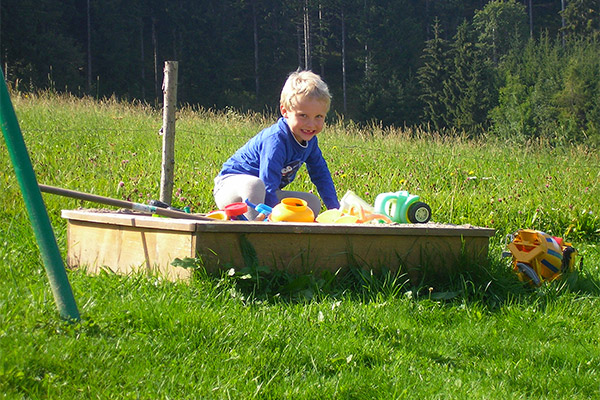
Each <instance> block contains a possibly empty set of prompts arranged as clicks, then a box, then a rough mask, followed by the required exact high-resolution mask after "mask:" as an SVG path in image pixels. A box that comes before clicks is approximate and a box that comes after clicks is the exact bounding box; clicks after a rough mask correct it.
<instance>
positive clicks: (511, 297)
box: [175, 258, 600, 310]
mask: <svg viewBox="0 0 600 400" xmlns="http://www.w3.org/2000/svg"><path fill="white" fill-rule="evenodd" d="M461 262H462V263H461V264H460V265H461V268H460V271H457V272H454V273H451V274H445V275H442V276H440V275H439V274H426V273H423V274H420V276H419V279H418V280H415V279H410V278H409V275H411V276H413V277H414V275H413V274H412V273H411V274H409V273H408V272H407V271H405V270H402V269H401V270H399V271H394V270H391V269H388V268H386V267H385V266H381V267H377V268H369V267H365V266H364V265H363V266H359V265H355V266H351V267H346V268H344V269H339V270H338V271H336V272H335V273H332V272H329V271H319V272H308V273H302V274H295V273H290V272H287V271H282V270H277V269H272V268H270V267H268V266H264V265H260V264H258V263H257V262H256V260H255V259H254V260H249V262H247V264H246V265H245V266H244V267H242V268H236V267H234V266H228V267H227V268H225V269H222V270H221V272H219V273H207V272H206V269H205V268H204V266H203V265H202V262H201V260H198V259H186V260H179V261H178V262H177V263H176V264H175V265H178V266H183V267H187V268H195V269H196V274H195V276H194V279H199V280H202V281H206V280H208V281H212V282H213V283H214V284H215V285H218V286H219V287H227V288H228V289H229V290H231V289H233V290H235V291H236V292H237V293H238V294H239V295H240V296H241V297H242V298H243V299H244V300H245V301H248V302H253V301H261V302H265V301H266V302H287V303H297V302H306V301H311V300H322V299H332V298H333V299H339V298H342V297H344V298H348V297H349V298H353V299H357V300H360V301H365V302H369V301H377V300H381V299H386V298H396V297H401V296H405V297H410V298H412V299H414V300H421V299H427V300H431V301H436V302H440V303H447V304H456V303H464V302H467V303H479V304H480V305H482V306H484V307H486V308H487V309H489V310H495V309H498V308H499V307H502V306H503V305H506V304H519V303H526V304H530V303H532V302H533V301H535V302H541V303H546V302H547V301H550V300H552V299H554V298H557V296H561V295H564V294H567V293H572V294H576V295H581V296H586V295H593V296H597V295H600V281H599V280H598V279H597V278H595V277H593V276H591V274H588V273H586V272H585V271H575V272H573V273H570V274H568V275H566V276H565V277H564V278H563V279H560V280H557V281H554V282H548V283H544V284H543V285H542V286H541V287H539V288H533V287H531V286H529V285H528V284H526V283H523V282H520V281H519V280H518V278H517V276H516V275H515V274H514V273H512V271H511V270H510V267H509V265H508V263H507V262H506V260H503V259H495V258H489V259H488V260H487V262H486V263H485V264H478V263H472V262H471V263H469V262H468V261H467V260H461Z"/></svg>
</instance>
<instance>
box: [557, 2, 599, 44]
mask: <svg viewBox="0 0 600 400" xmlns="http://www.w3.org/2000/svg"><path fill="white" fill-rule="evenodd" d="M563 17H564V19H565V27H564V32H565V33H566V35H567V36H568V37H569V38H571V39H576V38H587V39H594V40H596V39H599V38H600V1H598V0H570V1H569V2H568V3H567V6H566V7H565V11H564V12H563Z"/></svg>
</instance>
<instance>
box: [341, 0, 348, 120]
mask: <svg viewBox="0 0 600 400" xmlns="http://www.w3.org/2000/svg"><path fill="white" fill-rule="evenodd" d="M341 16H342V93H343V98H344V114H345V113H346V108H347V104H348V103H347V97H346V20H345V16H344V5H342V15H341Z"/></svg>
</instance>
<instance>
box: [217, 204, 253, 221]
mask: <svg viewBox="0 0 600 400" xmlns="http://www.w3.org/2000/svg"><path fill="white" fill-rule="evenodd" d="M223 211H225V214H226V215H227V217H228V218H229V219H231V220H240V221H247V220H248V219H247V218H246V217H244V213H245V212H247V211H248V205H247V204H246V203H242V202H239V203H231V204H228V205H226V206H225V208H224V209H223Z"/></svg>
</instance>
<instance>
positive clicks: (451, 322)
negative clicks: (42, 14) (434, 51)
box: [0, 94, 600, 399]
mask: <svg viewBox="0 0 600 400" xmlns="http://www.w3.org/2000/svg"><path fill="white" fill-rule="evenodd" d="M29 96H31V95H29ZM13 101H14V105H15V109H16V111H17V115H18V118H19V123H20V125H21V128H22V130H23V134H24V137H25V141H26V143H27V146H28V149H29V152H30V155H31V159H32V163H33V165H34V168H35V170H36V174H37V177H38V180H39V182H40V183H45V184H50V185H55V186H59V187H64V188H69V189H75V190H81V191H85V192H90V193H94V194H98V195H102V196H108V197H114V198H123V199H130V200H133V201H138V202H145V201H147V200H149V199H154V198H157V197H158V194H159V183H160V163H161V153H160V151H161V147H162V138H161V136H159V135H158V130H159V129H160V126H161V123H162V122H161V121H162V118H161V115H160V113H159V112H156V111H154V110H152V109H150V108H147V107H144V106H141V105H130V104H123V103H118V102H115V101H105V102H95V101H91V100H79V99H74V98H70V97H59V96H55V95H48V94H41V95H36V96H33V97H25V96H22V95H19V94H15V95H14V96H13ZM272 120H273V118H269V117H261V116H256V115H240V114H237V113H235V112H232V111H227V112H219V113H212V112H207V111H205V110H191V109H185V110H182V111H181V112H180V113H179V115H178V121H177V135H176V144H177V147H176V171H175V179H176V181H175V191H176V196H175V199H174V205H175V206H185V205H189V206H191V207H192V208H193V209H194V211H210V210H211V209H213V208H214V207H215V205H214V203H213V200H212V196H211V189H212V179H213V177H214V176H215V174H216V173H217V172H218V170H219V168H220V166H221V163H222V162H223V161H224V160H225V159H226V158H227V157H228V156H229V155H230V154H231V153H232V152H233V151H234V150H235V149H236V148H237V147H239V146H240V145H241V144H242V143H244V142H245V141H246V140H247V139H248V138H249V137H251V136H252V135H253V134H254V133H255V132H256V131H257V130H258V129H260V127H264V126H267V125H268V124H270V123H271V121H272ZM2 143H3V142H2ZM320 143H321V147H322V149H323V152H324V154H325V155H326V158H327V161H328V163H329V166H330V169H331V171H332V173H333V176H334V180H335V182H336V185H337V187H338V191H339V194H340V196H341V195H342V194H343V193H344V192H345V191H346V190H349V189H351V190H353V191H355V192H356V193H357V194H359V195H360V196H361V197H363V198H364V199H365V200H367V201H369V202H373V201H374V199H375V196H376V195H377V194H378V193H381V192H387V191H396V190H401V189H403V190H408V191H410V192H411V193H414V194H418V195H419V196H421V198H422V200H423V201H426V202H427V203H428V204H430V206H431V208H432V210H433V220H434V221H436V222H444V223H453V224H472V225H478V226H488V227H492V228H494V229H496V230H497V234H496V236H495V237H493V238H492V240H491V247H490V260H489V261H490V263H489V266H488V267H487V268H485V269H484V268H482V267H481V266H477V265H470V266H468V268H465V272H464V273H463V274H461V275H458V276H455V277H452V279H451V280H448V281H442V282H440V281H436V282H434V281H431V282H423V283H422V285H420V286H417V287H413V286H411V285H410V284H408V283H407V282H406V279H405V277H403V276H401V275H400V276H397V275H394V274H391V273H390V274H387V275H377V276H371V275H369V274H368V273H367V274H360V273H359V271H347V272H341V273H340V274H338V275H337V276H332V275H323V276H317V275H315V276H289V275H286V274H285V273H281V272H276V271H262V272H260V271H244V270H242V266H236V267H239V268H238V270H237V273H236V274H234V275H232V276H230V275H228V274H227V273H226V271H224V273H223V274H222V275H219V276H208V275H206V274H205V273H202V271H201V270H200V271H199V272H198V274H197V275H196V276H195V278H194V280H193V281H192V282H190V283H189V284H183V283H169V282H165V281H163V280H161V279H159V278H158V277H146V276H129V277H122V276H116V275H112V274H103V275H100V276H94V277H91V276H88V275H86V274H85V273H83V272H82V271H70V272H69V279H70V282H71V285H72V287H73V291H74V294H75V298H76V300H77V304H78V307H79V310H80V312H81V315H82V320H81V322H80V323H76V324H68V323H65V322H63V321H61V319H60V317H59V316H58V313H57V309H56V306H55V304H54V300H53V298H52V294H51V291H50V288H49V284H48V281H47V278H46V276H45V272H44V266H43V263H42V261H41V258H40V255H39V251H38V249H37V245H36V243H35V238H34V235H33V232H32V230H31V226H30V224H29V220H28V216H27V213H26V211H25V207H24V205H23V201H22V197H21V195H20V191H19V188H18V184H17V182H16V178H15V176H14V173H13V170H12V166H11V165H10V161H9V159H8V153H7V150H6V147H5V145H4V143H3V144H2V146H1V147H0V153H1V154H2V156H1V157H0V164H1V167H2V170H3V171H5V172H3V174H2V181H1V182H0V194H1V195H2V199H3V205H4V206H3V207H2V210H1V211H0V216H1V219H0V221H1V222H2V224H1V225H0V245H1V246H0V282H1V285H0V398H34V399H37V398H52V399H54V398H61V399H63V398H69V399H71V398H73V399H76V398H82V399H84V398H85V399H89V398H102V399H103V398H136V399H137V398H143V399H154V398H165V399H166V398H176V399H181V398H209V399H227V398H236V399H247V398H272V399H281V398H293V399H298V398H306V399H314V398H340V399H341V398H343V399H369V398H377V399H395V398H427V399H438V398H439V399H442V398H443V399H447V398H453V399H488V398H511V399H520V398H522V399H531V398H540V399H561V398H572V399H588V398H597V397H598V396H599V395H600V385H599V383H598V380H597V375H598V373H599V372H600V371H599V368H600V367H599V366H600V350H599V347H600V342H599V341H600V339H599V338H600V311H598V310H599V309H600V262H599V261H598V259H599V258H600V248H599V246H600V240H599V239H600V220H599V218H598V213H599V212H600V206H599V205H600V187H599V184H598V182H600V156H599V155H598V153H597V151H595V150H592V149H586V148H580V147H564V148H551V147H548V146H546V145H544V143H542V142H539V143H528V144H522V143H519V144H518V143H512V144H511V143H508V144H505V143H497V142H495V141H494V140H492V139H490V138H488V139H486V140H481V141H479V142H472V141H466V140H464V139H462V138H460V137H454V138H446V139H443V138H437V137H435V136H434V135H429V134H427V133H425V132H412V131H408V132H407V131H395V130H382V129H381V128H379V127H377V126H371V127H368V128H363V129H360V128H358V127H356V126H353V125H352V124H351V123H348V122H344V121H339V122H334V123H332V124H331V126H329V127H328V129H327V130H326V131H325V132H323V134H322V135H321V137H320ZM472 177H477V178H476V179H474V178H472ZM120 182H122V185H120ZM293 188H295V189H302V190H310V189H312V186H311V185H310V181H309V179H308V176H307V175H306V173H305V172H303V173H301V174H299V176H298V179H297V180H296V181H295V182H294V183H293ZM44 199H45V201H46V204H47V208H48V212H49V215H50V218H51V221H52V224H53V227H54V229H55V233H56V236H57V241H58V243H59V247H60V249H61V251H62V252H63V253H65V252H66V248H65V247H66V244H65V243H66V238H65V236H66V233H65V221H64V220H62V219H61V218H60V210H61V209H71V208H77V207H80V206H81V207H86V208H95V207H100V206H98V205H94V204H90V203H84V202H81V201H78V200H74V199H68V198H64V197H59V196H53V195H44ZM518 228H533V229H539V230H543V231H546V232H549V233H552V234H554V235H558V236H565V237H566V238H567V239H568V240H570V241H572V242H573V244H574V246H575V247H576V248H577V249H578V250H579V252H580V254H581V255H582V256H583V258H584V263H583V270H581V271H579V272H578V273H574V274H572V275H570V276H569V277H568V279H565V280H562V281H559V282H554V283H552V284H548V285H544V286H543V287H541V288H539V289H531V288H527V287H524V286H523V285H522V284H520V283H519V282H518V280H517V279H516V277H515V276H514V275H513V274H512V273H511V272H510V271H509V268H508V262H507V261H506V260H505V259H502V258H501V252H502V251H503V250H504V237H505V235H506V234H508V233H511V232H514V231H515V230H516V229H518ZM248 272H249V275H248V274H247V273H248ZM259 272H260V273H259ZM246 278H250V279H246Z"/></svg>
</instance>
